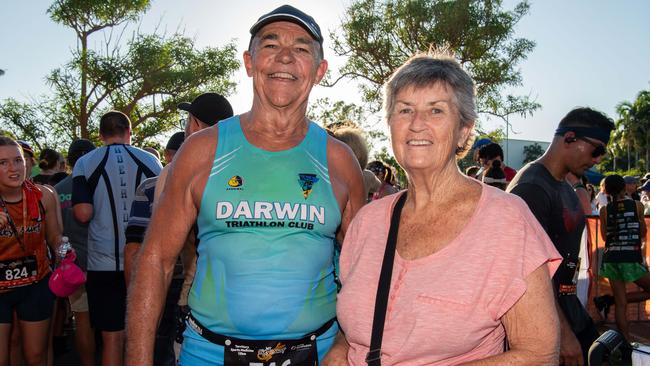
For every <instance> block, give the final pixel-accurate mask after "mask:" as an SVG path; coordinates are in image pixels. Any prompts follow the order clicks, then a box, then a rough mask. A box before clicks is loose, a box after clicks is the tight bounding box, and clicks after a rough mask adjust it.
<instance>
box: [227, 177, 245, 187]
mask: <svg viewBox="0 0 650 366" xmlns="http://www.w3.org/2000/svg"><path fill="white" fill-rule="evenodd" d="M242 185H244V179H242V177H240V176H238V175H233V176H232V178H230V179H229V180H228V186H230V187H232V188H237V187H241V186H242Z"/></svg>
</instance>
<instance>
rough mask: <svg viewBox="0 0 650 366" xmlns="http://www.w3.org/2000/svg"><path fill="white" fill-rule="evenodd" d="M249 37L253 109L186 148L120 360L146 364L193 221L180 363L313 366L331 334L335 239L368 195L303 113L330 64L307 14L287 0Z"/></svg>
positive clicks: (158, 218)
mask: <svg viewBox="0 0 650 366" xmlns="http://www.w3.org/2000/svg"><path fill="white" fill-rule="evenodd" d="M250 33H251V42H250V46H249V49H248V50H247V51H245V52H244V65H245V67H246V72H247V74H248V76H249V77H251V78H252V80H253V93H254V96H253V102H252V107H251V109H250V110H249V111H248V112H245V113H243V114H241V115H236V116H233V117H232V118H228V119H226V120H223V121H220V122H219V123H218V124H217V125H215V126H213V127H209V128H206V129H204V130H202V131H199V132H197V133H195V134H193V135H192V136H190V137H189V138H188V139H187V140H186V141H185V142H184V143H183V147H182V148H181V149H180V150H179V152H178V153H177V155H176V156H175V157H174V163H173V164H172V167H171V170H170V172H169V178H168V179H167V181H166V184H165V188H164V191H163V193H162V194H161V196H160V201H159V203H158V204H157V205H156V207H155V210H154V213H153V216H152V219H151V224H150V226H149V227H150V230H148V231H147V235H146V237H145V240H144V244H143V246H142V248H141V250H140V256H139V262H138V267H137V269H136V270H135V277H134V278H133V281H132V283H131V288H130V289H129V293H130V299H129V300H130V301H129V308H128V311H129V318H128V319H129V321H128V329H127V337H128V344H127V362H128V364H129V365H150V364H151V362H152V360H151V351H152V348H153V334H154V332H155V329H156V325H157V321H158V319H159V314H160V312H161V310H162V300H163V298H164V291H165V290H166V286H167V284H168V283H169V281H170V279H171V274H172V269H173V265H174V262H175V260H176V257H177V256H178V253H179V252H180V250H181V248H182V247H183V241H184V238H185V237H186V236H187V233H188V231H189V230H190V228H191V226H192V225H193V224H194V222H196V224H197V228H198V239H199V241H200V242H199V244H198V247H197V253H198V260H197V263H196V275H195V277H194V282H193V284H192V288H191V290H190V294H189V300H188V305H189V308H190V312H189V314H188V321H187V328H186V330H185V332H184V333H183V336H184V340H183V348H182V350H181V358H180V364H182V365H183V366H190V365H226V366H235V365H237V366H239V365H245V366H249V365H252V364H255V365H277V366H280V365H288V364H291V365H293V366H300V365H315V364H317V363H318V362H319V360H322V359H323V357H324V355H325V353H326V352H327V351H328V350H329V349H330V348H331V346H332V343H333V341H334V338H335V336H336V335H337V332H338V326H337V324H336V321H335V316H336V284H335V282H334V273H333V272H334V270H333V258H332V257H333V253H334V241H335V238H338V239H339V241H342V239H343V235H344V233H345V231H346V230H347V226H348V224H349V222H350V220H351V218H352V217H353V216H354V213H355V212H356V211H357V210H358V209H359V208H360V207H361V206H362V205H363V203H364V201H365V197H364V195H365V192H364V189H363V180H362V178H361V168H360V167H359V163H358V161H357V160H356V157H355V156H354V155H353V153H352V151H351V150H350V148H348V147H347V146H346V145H345V144H344V143H342V142H340V141H338V140H336V139H334V138H332V137H329V136H328V134H327V132H326V131H325V130H323V129H322V128H321V127H319V126H318V125H317V124H316V123H314V122H312V121H309V120H308V119H307V118H306V111H307V104H308V99H309V94H310V92H311V89H312V87H313V86H314V85H316V84H318V83H319V82H320V80H321V79H322V78H323V76H324V75H325V72H326V70H327V61H325V60H324V59H323V37H322V34H321V31H320V28H319V26H318V24H316V22H315V21H314V19H313V18H312V17H311V16H309V15H307V14H305V13H303V12H302V11H300V10H298V9H296V8H294V7H292V6H288V5H284V6H281V7H279V8H277V9H275V10H273V11H272V12H270V13H268V14H265V15H263V16H262V17H260V18H259V19H258V20H257V22H255V24H253V26H252V27H251V29H250Z"/></svg>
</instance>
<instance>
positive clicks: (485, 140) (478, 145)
mask: <svg viewBox="0 0 650 366" xmlns="http://www.w3.org/2000/svg"><path fill="white" fill-rule="evenodd" d="M491 143H492V140H490V139H489V138H487V137H484V138H482V139H478V140H476V141H474V145H472V150H474V149H480V148H481V147H482V146H485V145H488V144H491Z"/></svg>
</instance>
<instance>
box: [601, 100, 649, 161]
mask: <svg viewBox="0 0 650 366" xmlns="http://www.w3.org/2000/svg"><path fill="white" fill-rule="evenodd" d="M616 112H617V114H618V116H619V117H618V119H617V120H616V122H615V125H616V129H615V130H614V132H613V134H612V142H611V144H610V149H611V150H613V151H614V153H615V154H616V155H619V156H620V155H625V156H626V159H625V161H626V162H627V170H630V169H633V168H638V169H641V168H643V169H645V171H648V163H649V157H650V156H649V155H650V138H649V137H650V136H649V134H650V90H643V91H641V92H640V93H639V94H638V95H637V97H636V100H635V101H634V102H622V103H620V104H619V105H618V106H617V107H616ZM640 156H641V157H643V158H640ZM633 162H634V163H633ZM613 164H614V167H613V168H614V169H616V167H615V158H614V161H613Z"/></svg>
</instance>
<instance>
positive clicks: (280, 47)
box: [244, 22, 327, 108]
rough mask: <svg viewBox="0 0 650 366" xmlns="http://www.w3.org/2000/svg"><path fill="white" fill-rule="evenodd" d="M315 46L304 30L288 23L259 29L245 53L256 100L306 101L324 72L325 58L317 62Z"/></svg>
mask: <svg viewBox="0 0 650 366" xmlns="http://www.w3.org/2000/svg"><path fill="white" fill-rule="evenodd" d="M318 47H319V46H318V44H317V43H316V41H315V40H314V39H313V38H311V36H310V35H309V33H307V31H305V30H304V29H303V28H302V27H300V26H299V25H297V24H294V23H291V22H273V23H270V24H268V25H266V26H264V27H263V28H262V29H260V31H259V32H258V33H257V34H256V35H255V39H254V40H253V43H252V45H251V52H249V51H246V52H244V65H245V66H246V72H247V74H248V76H250V77H252V78H253V88H254V93H255V99H256V100H259V101H260V102H261V103H262V105H264V106H269V107H275V108H284V107H290V106H297V105H300V104H306V103H307V99H308V97H309V93H310V92H311V88H312V87H313V86H314V84H317V83H319V82H320V80H321V79H322V78H323V76H324V75H325V72H326V71H327V61H325V60H320V61H318V58H319V57H318Z"/></svg>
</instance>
